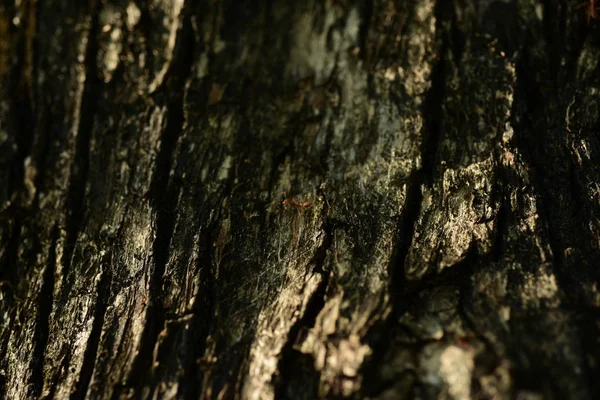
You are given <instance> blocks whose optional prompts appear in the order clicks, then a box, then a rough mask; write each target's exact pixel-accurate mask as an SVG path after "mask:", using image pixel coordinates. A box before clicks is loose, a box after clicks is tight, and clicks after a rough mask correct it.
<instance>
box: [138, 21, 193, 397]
mask: <svg viewBox="0 0 600 400" xmlns="http://www.w3.org/2000/svg"><path fill="white" fill-rule="evenodd" d="M177 41H178V51H177V53H176V55H175V57H174V60H173V64H172V66H171V68H172V75H171V77H170V78H169V79H168V80H166V81H165V85H164V86H162V85H161V87H160V88H159V89H160V90H159V91H157V92H155V94H154V96H155V97H156V98H157V101H160V100H159V99H160V97H162V96H167V98H168V101H167V124H166V126H165V128H164V131H163V133H162V135H161V140H160V150H159V152H158V155H157V159H156V168H155V170H154V172H153V177H152V182H151V184H150V197H151V199H150V202H151V204H152V206H153V207H154V209H155V211H156V215H157V217H156V236H155V239H154V242H153V245H152V253H153V268H152V272H151V277H150V283H149V294H148V312H147V320H146V325H145V327H144V332H143V333H142V338H141V344H140V350H139V355H138V357H137V359H136V362H135V364H134V366H133V367H132V370H131V373H130V374H129V378H128V380H127V384H128V385H132V386H137V385H140V384H143V383H144V384H150V381H148V380H149V379H150V378H151V377H152V373H151V364H152V354H153V349H154V348H155V346H156V343H157V340H158V335H159V334H160V332H161V330H162V329H163V325H164V322H165V318H166V315H165V311H164V309H163V304H162V298H163V295H162V288H163V275H164V273H165V267H166V265H167V262H168V260H169V252H170V250H169V249H170V246H171V239H172V236H173V228H174V224H175V208H176V203H177V198H176V194H177V192H178V188H177V187H176V185H177V182H175V181H172V180H170V179H169V176H170V173H171V169H172V165H173V157H174V152H175V149H176V145H177V141H178V139H179V137H180V135H181V132H182V131H183V128H184V124H185V114H184V96H183V95H182V94H183V92H184V87H185V83H186V82H187V79H188V77H189V75H190V73H191V71H192V65H193V60H194V47H195V43H194V37H193V32H192V27H191V22H190V19H189V16H186V17H185V20H184V24H183V26H182V28H181V31H180V32H179V34H178V39H177ZM167 88H168V89H169V91H168V92H167V93H165V92H163V90H165V91H166V89H167Z"/></svg>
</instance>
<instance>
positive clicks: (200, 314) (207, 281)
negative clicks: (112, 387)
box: [179, 217, 219, 400]
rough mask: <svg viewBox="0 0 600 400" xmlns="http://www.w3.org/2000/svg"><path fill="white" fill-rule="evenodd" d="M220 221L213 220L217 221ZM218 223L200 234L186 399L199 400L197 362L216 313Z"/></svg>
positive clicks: (183, 393)
mask: <svg viewBox="0 0 600 400" xmlns="http://www.w3.org/2000/svg"><path fill="white" fill-rule="evenodd" d="M218 220H219V218H218V217H217V218H216V221H218ZM217 227H218V224H217V223H216V222H213V223H211V224H210V226H209V227H208V229H207V230H206V231H204V232H202V235H201V238H202V240H201V241H200V248H199V249H198V252H199V257H198V265H197V266H198V271H199V272H198V273H199V275H200V278H199V281H200V288H199V289H198V299H197V300H196V303H195V309H194V316H193V320H192V323H191V324H190V325H191V327H190V331H191V334H190V338H192V339H194V341H193V342H191V343H189V344H190V348H189V351H188V352H187V357H186V359H185V368H184V371H185V372H184V376H183V384H182V385H181V386H180V391H179V395H180V397H181V398H185V399H190V400H192V399H194V400H195V399H199V398H200V397H201V391H202V379H201V378H202V372H201V370H202V368H203V367H204V366H203V365H201V364H200V363H198V360H201V359H202V357H203V356H204V353H205V351H206V345H207V340H208V336H209V334H210V330H211V326H212V324H213V316H214V310H215V304H214V303H215V282H214V271H213V268H212V267H213V265H214V258H213V257H214V256H213V253H212V251H211V250H212V246H213V243H214V242H215V232H216V228H217Z"/></svg>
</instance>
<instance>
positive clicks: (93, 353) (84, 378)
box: [71, 253, 113, 400]
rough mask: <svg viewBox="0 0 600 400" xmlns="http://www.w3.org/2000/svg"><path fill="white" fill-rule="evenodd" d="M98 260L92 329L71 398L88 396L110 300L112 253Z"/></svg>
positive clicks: (72, 399)
mask: <svg viewBox="0 0 600 400" xmlns="http://www.w3.org/2000/svg"><path fill="white" fill-rule="evenodd" d="M100 262H101V271H102V272H101V273H100V274H101V275H100V278H99V280H98V292H97V295H96V304H95V308H94V315H93V321H92V329H91V331H90V335H89V337H88V340H87V344H86V348H85V352H84V354H83V362H82V364H81V370H80V372H79V380H78V381H77V386H76V389H75V392H73V394H72V395H71V400H80V399H85V398H86V397H87V396H88V389H89V386H90V382H91V380H92V376H93V373H94V367H95V365H96V360H97V357H98V348H99V346H100V338H101V336H102V327H103V326H104V319H105V315H106V310H107V308H108V304H109V300H110V295H111V285H112V274H113V271H111V269H110V268H111V267H110V265H111V262H112V254H111V253H108V254H106V255H105V256H104V257H103V259H102V260H101V261H100Z"/></svg>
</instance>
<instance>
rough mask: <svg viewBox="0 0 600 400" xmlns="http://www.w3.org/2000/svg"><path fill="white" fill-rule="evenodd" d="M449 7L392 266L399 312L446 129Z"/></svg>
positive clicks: (439, 12)
mask: <svg viewBox="0 0 600 400" xmlns="http://www.w3.org/2000/svg"><path fill="white" fill-rule="evenodd" d="M447 6H448V3H446V2H444V1H438V2H437V4H436V9H435V15H436V25H437V27H436V31H437V32H439V34H440V35H441V38H440V39H439V40H441V45H440V46H439V56H438V60H437V62H436V64H435V65H434V67H433V70H432V72H431V87H430V89H429V91H428V93H427V95H426V96H425V102H424V104H423V115H424V119H425V127H426V129H425V137H424V138H423V141H422V143H421V158H422V166H421V168H420V169H419V170H416V171H413V172H412V173H411V175H410V177H409V179H408V185H407V191H406V200H405V204H404V209H403V211H402V214H401V216H400V221H399V224H398V229H397V234H396V238H397V239H396V247H395V249H394V252H393V256H392V260H391V262H390V278H391V293H392V296H394V298H395V299H396V301H395V305H396V306H395V309H397V310H396V311H398V310H399V309H400V308H401V307H402V306H401V304H399V303H398V300H400V299H401V298H402V295H403V293H404V292H405V289H406V288H405V285H406V278H405V260H406V256H407V255H408V251H409V249H410V245H411V243H412V240H413V236H414V233H415V232H414V231H415V226H416V223H417V220H418V218H419V214H420V210H421V202H422V200H423V193H422V187H423V185H427V186H431V185H432V183H433V180H434V174H435V160H436V156H437V149H438V145H439V141H440V136H441V134H442V129H443V125H442V124H443V122H442V121H443V102H444V98H445V96H446V67H445V63H446V59H445V57H446V56H447V52H448V48H449V43H448V38H447V37H446V36H447V35H446V32H445V28H444V21H445V20H444V15H445V14H446V11H447V10H445V9H444V7H447ZM450 6H451V4H450Z"/></svg>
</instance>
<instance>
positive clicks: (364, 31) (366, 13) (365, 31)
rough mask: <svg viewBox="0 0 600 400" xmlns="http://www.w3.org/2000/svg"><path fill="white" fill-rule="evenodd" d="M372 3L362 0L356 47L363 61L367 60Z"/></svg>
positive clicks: (369, 0) (370, 0) (368, 0)
mask: <svg viewBox="0 0 600 400" xmlns="http://www.w3.org/2000/svg"><path fill="white" fill-rule="evenodd" d="M373 2H374V0H364V5H363V12H362V13H361V15H362V16H363V18H362V21H361V23H360V27H359V31H358V41H359V42H358V47H359V49H360V54H361V55H362V57H363V59H364V60H367V62H368V60H369V56H370V54H369V48H368V47H369V29H370V27H371V19H372V18H373Z"/></svg>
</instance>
